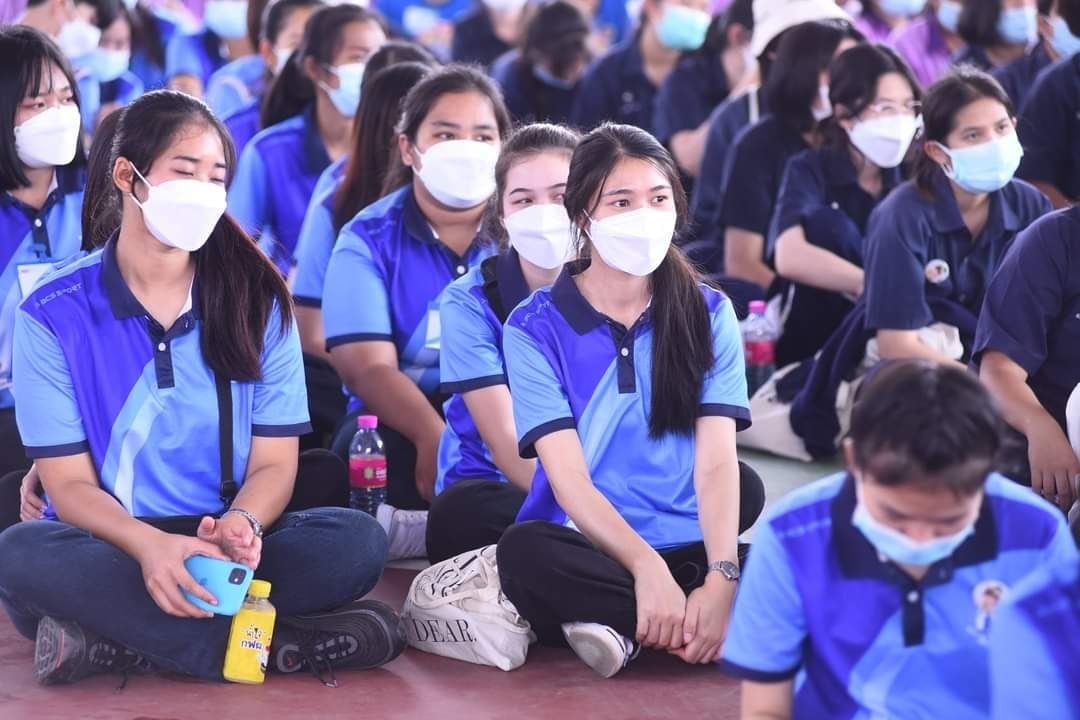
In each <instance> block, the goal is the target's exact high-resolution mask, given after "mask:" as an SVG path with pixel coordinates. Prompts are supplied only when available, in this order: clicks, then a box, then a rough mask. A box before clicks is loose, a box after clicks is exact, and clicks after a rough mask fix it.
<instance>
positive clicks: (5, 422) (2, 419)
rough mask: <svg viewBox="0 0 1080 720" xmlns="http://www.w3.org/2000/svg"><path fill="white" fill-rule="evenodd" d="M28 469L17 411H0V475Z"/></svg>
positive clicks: (11, 409) (8, 409)
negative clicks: (16, 418) (18, 425)
mask: <svg viewBox="0 0 1080 720" xmlns="http://www.w3.org/2000/svg"><path fill="white" fill-rule="evenodd" d="M28 467H30V461H29V460H27V459H26V448H24V447H23V444H22V438H21V437H20V436H19V428H18V427H17V426H16V425H15V409H14V408H7V409H5V410H0V475H6V474H7V473H9V472H14V471H16V470H22V469H24V468H28Z"/></svg>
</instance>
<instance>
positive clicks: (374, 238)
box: [322, 184, 494, 396]
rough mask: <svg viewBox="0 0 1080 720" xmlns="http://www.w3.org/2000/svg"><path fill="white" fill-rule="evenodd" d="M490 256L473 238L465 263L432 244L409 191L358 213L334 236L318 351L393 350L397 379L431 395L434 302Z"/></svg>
mask: <svg viewBox="0 0 1080 720" xmlns="http://www.w3.org/2000/svg"><path fill="white" fill-rule="evenodd" d="M493 251H494V248H493V246H492V245H491V243H490V242H488V241H487V240H486V239H484V238H483V237H480V236H478V237H477V238H476V240H475V241H474V242H473V244H472V246H471V247H470V248H469V250H468V252H467V253H466V254H465V257H458V256H457V255H455V254H454V252H453V251H452V250H451V249H450V248H448V247H447V246H446V245H443V244H442V243H441V242H439V239H438V238H437V237H435V233H434V231H433V230H432V228H431V225H430V224H428V221H427V218H425V217H424V215H423V213H421V212H420V207H419V206H418V205H417V204H416V198H415V197H414V195H413V189H412V185H411V184H410V185H407V186H405V187H403V188H401V189H400V190H397V191H395V192H393V193H391V194H390V195H387V196H386V197H384V198H383V199H381V200H379V201H378V202H377V203H375V204H374V205H370V206H368V207H367V208H365V209H364V210H363V211H361V212H360V214H359V215H357V216H356V217H355V218H353V220H352V221H351V222H350V223H349V224H348V225H346V226H345V227H344V228H342V230H341V234H340V235H338V240H337V244H336V245H335V246H334V252H333V254H332V255H331V256H330V264H329V266H328V267H327V270H326V283H325V286H324V288H323V303H322V310H323V326H324V328H325V330H326V349H327V350H330V349H332V348H335V347H337V346H339V345H347V344H349V343H354V342H365V341H376V340H382V341H387V342H392V343H394V346H395V347H396V348H397V353H398V363H399V366H400V369H401V372H403V373H405V374H406V375H408V376H409V377H410V378H411V379H412V380H413V382H415V383H416V384H417V385H418V386H419V387H420V390H421V391H422V392H423V393H424V394H425V395H428V396H432V395H434V394H435V393H436V392H437V391H438V389H439V348H440V344H441V342H440V322H439V300H440V298H441V297H442V294H443V291H444V290H446V286H447V285H449V284H450V283H451V282H453V281H454V280H455V279H457V278H459V277H461V276H463V275H465V274H466V273H468V272H469V270H470V269H471V268H472V267H474V266H475V265H477V264H479V263H480V261H481V260H483V259H484V258H485V257H487V256H488V255H490V254H491V253H492V252H493Z"/></svg>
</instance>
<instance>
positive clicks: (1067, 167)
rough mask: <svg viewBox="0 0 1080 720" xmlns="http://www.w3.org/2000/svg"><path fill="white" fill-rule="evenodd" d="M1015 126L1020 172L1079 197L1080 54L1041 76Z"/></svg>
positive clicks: (1022, 174)
mask: <svg viewBox="0 0 1080 720" xmlns="http://www.w3.org/2000/svg"><path fill="white" fill-rule="evenodd" d="M1016 129H1017V132H1019V133H1020V142H1021V143H1022V144H1023V146H1024V158H1023V159H1022V160H1021V161H1020V169H1019V170H1018V171H1017V175H1019V176H1020V177H1022V178H1024V179H1025V180H1028V181H1029V182H1042V183H1047V184H1050V185H1053V186H1055V187H1057V188H1058V189H1059V190H1061V191H1062V192H1063V193H1065V195H1066V196H1067V197H1069V198H1072V199H1073V200H1076V199H1078V198H1080V140H1078V138H1080V54H1077V55H1073V56H1072V57H1071V58H1069V59H1068V60H1062V61H1061V62H1059V63H1058V64H1057V65H1055V66H1054V67H1052V68H1050V69H1049V70H1047V71H1046V72H1044V73H1043V74H1042V75H1040V76H1039V79H1038V81H1037V82H1036V83H1035V87H1034V88H1032V89H1031V92H1030V93H1029V94H1028V98H1027V104H1026V105H1025V106H1024V110H1023V112H1021V113H1020V119H1019V121H1018V122H1017V125H1016Z"/></svg>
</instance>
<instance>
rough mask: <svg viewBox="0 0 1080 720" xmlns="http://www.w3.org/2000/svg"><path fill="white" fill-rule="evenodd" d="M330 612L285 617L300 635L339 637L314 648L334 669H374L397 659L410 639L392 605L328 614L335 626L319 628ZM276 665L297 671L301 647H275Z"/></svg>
mask: <svg viewBox="0 0 1080 720" xmlns="http://www.w3.org/2000/svg"><path fill="white" fill-rule="evenodd" d="M327 615H328V614H321V613H320V614H316V615H298V616H293V617H290V618H288V619H286V620H282V621H281V624H282V625H283V626H286V627H289V628H291V629H293V630H295V631H297V632H299V633H301V634H303V633H307V632H311V631H314V630H319V631H322V632H327V633H329V634H332V635H335V636H336V637H335V638H334V639H332V640H329V641H327V642H325V643H321V644H320V645H317V646H316V647H315V654H316V656H317V657H318V658H319V659H325V660H328V661H329V662H330V664H331V665H332V666H333V667H334V668H335V669H350V670H372V669H374V668H377V667H382V666H383V665H385V664H386V663H388V662H390V661H391V660H394V659H395V658H397V657H398V656H399V655H401V653H402V652H404V650H405V646H406V645H407V641H408V638H407V637H406V635H405V626H404V625H403V624H402V622H401V620H400V618H399V617H398V616H397V613H395V612H394V611H393V609H392V608H391V607H390V606H389V605H385V604H383V603H379V602H376V601H374V600H372V601H369V606H368V607H358V608H355V609H353V610H349V611H346V612H341V611H337V612H334V613H332V614H329V616H330V617H332V618H333V623H334V629H333V630H332V631H329V630H324V629H322V628H321V627H320V624H319V623H320V621H321V619H322V618H324V617H327ZM274 667H275V668H276V669H277V670H278V672H284V673H291V672H297V671H298V670H301V669H302V668H303V667H304V663H303V661H302V656H301V654H300V648H299V646H298V645H296V644H293V643H290V644H286V645H282V646H281V647H280V648H277V649H275V650H274Z"/></svg>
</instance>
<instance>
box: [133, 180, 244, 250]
mask: <svg viewBox="0 0 1080 720" xmlns="http://www.w3.org/2000/svg"><path fill="white" fill-rule="evenodd" d="M132 169H134V166H132ZM135 174H136V175H138V176H139V178H140V179H141V180H142V181H143V182H144V183H146V187H147V188H149V190H148V192H147V196H146V200H145V201H144V202H139V199H138V198H137V197H135V194H134V193H132V194H131V198H132V200H134V201H135V204H136V205H138V206H139V207H140V208H142V214H143V222H145V223H146V229H147V230H149V231H150V234H151V235H153V236H154V237H156V238H157V239H158V240H160V241H161V243H162V244H163V245H168V246H169V247H174V248H177V249H179V250H187V251H188V252H195V251H196V250H198V249H199V248H201V247H202V246H203V245H205V244H206V241H207V240H208V239H209V238H210V233H212V232H213V231H214V228H215V227H216V226H217V224H218V220H220V219H221V216H222V215H224V214H225V188H224V187H222V186H221V185H215V184H214V183H208V182H202V181H201V180H170V181H168V182H163V183H161V184H160V185H151V184H150V183H149V181H147V179H146V178H144V177H143V175H142V173H140V172H139V171H138V170H135Z"/></svg>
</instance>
